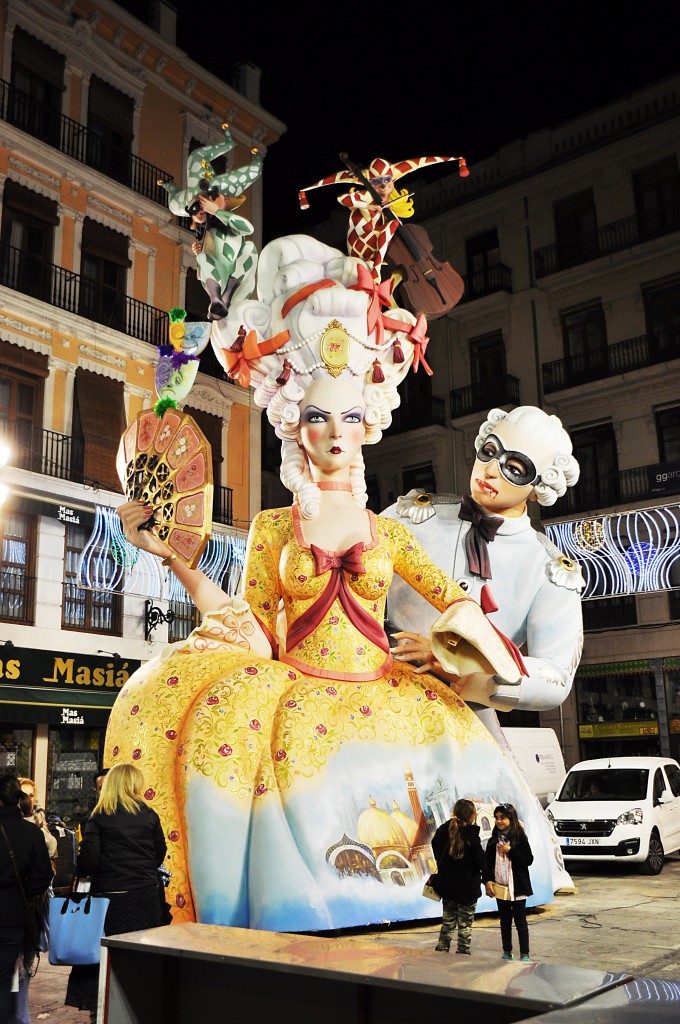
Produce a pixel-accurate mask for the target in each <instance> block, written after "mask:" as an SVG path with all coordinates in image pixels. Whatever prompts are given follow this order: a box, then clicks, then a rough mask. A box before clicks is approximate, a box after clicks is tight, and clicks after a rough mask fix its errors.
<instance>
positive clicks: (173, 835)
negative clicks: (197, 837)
mask: <svg viewBox="0 0 680 1024" xmlns="http://www.w3.org/2000/svg"><path fill="white" fill-rule="evenodd" d="M168 839H169V840H170V842H171V843H176V842H177V840H178V839H179V832H178V831H177V829H176V828H173V830H172V832H168Z"/></svg>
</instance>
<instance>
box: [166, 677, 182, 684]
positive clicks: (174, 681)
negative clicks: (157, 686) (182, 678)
mask: <svg viewBox="0 0 680 1024" xmlns="http://www.w3.org/2000/svg"><path fill="white" fill-rule="evenodd" d="M178 682H179V679H178V678H177V676H170V678H169V679H166V680H165V683H166V686H177V684H178Z"/></svg>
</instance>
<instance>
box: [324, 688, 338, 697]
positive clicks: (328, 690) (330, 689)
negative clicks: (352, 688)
mask: <svg viewBox="0 0 680 1024" xmlns="http://www.w3.org/2000/svg"><path fill="white" fill-rule="evenodd" d="M337 692H338V691H337V690H336V689H335V687H334V686H327V687H326V693H328V694H330V696H331V697H335V695H336V694H337Z"/></svg>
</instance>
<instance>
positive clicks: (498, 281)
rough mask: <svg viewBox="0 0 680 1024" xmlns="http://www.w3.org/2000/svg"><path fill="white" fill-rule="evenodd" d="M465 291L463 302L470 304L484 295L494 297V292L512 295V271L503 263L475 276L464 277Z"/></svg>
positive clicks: (479, 271) (481, 271)
mask: <svg viewBox="0 0 680 1024" xmlns="http://www.w3.org/2000/svg"><path fill="white" fill-rule="evenodd" d="M463 281H464V282H465V291H464V292H463V297H462V299H461V300H460V301H461V302H470V301H471V300H472V299H481V298H482V296H484V295H492V294H493V293H494V292H510V294H512V271H511V270H510V267H506V266H505V264H503V263H497V264H495V266H493V267H487V268H486V270H478V271H476V272H475V273H474V274H467V275H465V276H464V277H463Z"/></svg>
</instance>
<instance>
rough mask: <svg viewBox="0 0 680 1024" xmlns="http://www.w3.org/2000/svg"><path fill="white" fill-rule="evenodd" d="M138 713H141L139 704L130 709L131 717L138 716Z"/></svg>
mask: <svg viewBox="0 0 680 1024" xmlns="http://www.w3.org/2000/svg"><path fill="white" fill-rule="evenodd" d="M138 711H139V704H135V706H134V707H133V708H130V714H131V715H136V714H137V712H138Z"/></svg>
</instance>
